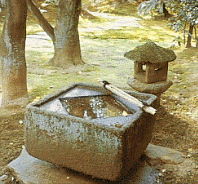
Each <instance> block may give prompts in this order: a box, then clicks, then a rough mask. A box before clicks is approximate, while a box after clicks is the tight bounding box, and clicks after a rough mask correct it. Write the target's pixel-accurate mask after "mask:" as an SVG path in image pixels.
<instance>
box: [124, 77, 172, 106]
mask: <svg viewBox="0 0 198 184" xmlns="http://www.w3.org/2000/svg"><path fill="white" fill-rule="evenodd" d="M127 84H128V85H129V86H131V87H132V88H133V89H135V90H137V91H139V92H142V93H150V94H154V95H156V96H157V103H156V104H157V107H159V106H160V97H161V94H162V93H163V92H165V91H166V90H167V89H168V88H169V87H170V86H172V84H173V82H172V81H171V80H168V79H167V80H166V81H161V82H155V83H151V84H147V83H143V82H140V81H138V80H137V79H135V78H133V77H130V78H129V79H128V81H127Z"/></svg>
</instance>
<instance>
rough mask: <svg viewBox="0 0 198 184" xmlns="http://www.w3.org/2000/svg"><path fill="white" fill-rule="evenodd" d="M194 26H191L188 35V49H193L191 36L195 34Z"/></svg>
mask: <svg viewBox="0 0 198 184" xmlns="http://www.w3.org/2000/svg"><path fill="white" fill-rule="evenodd" d="M193 27H194V26H193V25H191V24H190V27H189V33H190V34H188V38H187V45H186V48H190V47H191V36H192V34H193Z"/></svg>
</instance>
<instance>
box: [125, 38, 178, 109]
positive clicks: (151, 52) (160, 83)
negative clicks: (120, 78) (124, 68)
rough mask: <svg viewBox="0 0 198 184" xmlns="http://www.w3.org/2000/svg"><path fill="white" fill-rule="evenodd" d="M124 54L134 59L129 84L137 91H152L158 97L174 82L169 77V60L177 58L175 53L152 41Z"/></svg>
mask: <svg viewBox="0 0 198 184" xmlns="http://www.w3.org/2000/svg"><path fill="white" fill-rule="evenodd" d="M124 56H125V57H126V58H128V59H131V60H133V61H134V77H132V78H129V79H128V82H127V83H128V84H129V85H130V86H131V87H132V88H134V89H135V90H137V91H140V92H143V93H151V94H154V95H156V96H157V97H158V106H159V105H160V96H161V93H163V92H164V91H166V90H167V89H168V88H169V87H170V86H171V85H172V84H173V83H172V81H170V80H168V79H167V73H168V62H171V61H173V60H175V59H176V55H175V53H174V52H173V51H172V50H170V49H167V48H163V47H160V46H158V45H156V44H155V43H154V42H152V41H150V42H147V43H145V44H144V45H141V46H138V47H136V48H135V49H134V50H132V51H129V52H126V53H125V54H124Z"/></svg>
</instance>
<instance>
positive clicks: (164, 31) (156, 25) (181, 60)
mask: <svg viewBox="0 0 198 184" xmlns="http://www.w3.org/2000/svg"><path fill="white" fill-rule="evenodd" d="M97 15H99V14H97ZM100 15H101V14H100ZM102 15H103V16H107V14H102ZM103 18H104V19H106V18H105V17H103ZM107 18H108V21H111V22H112V23H110V24H108V23H107V22H108V21H103V23H100V22H99V23H98V22H94V23H93V27H95V29H91V30H90V25H92V22H89V21H88V20H81V23H80V30H81V32H80V36H81V37H80V41H81V48H82V56H83V59H84V61H85V62H86V63H87V64H86V65H85V66H78V67H76V68H75V67H73V68H70V69H60V68H56V67H52V66H47V65H46V64H45V63H46V61H47V60H48V59H50V58H51V57H52V56H53V47H52V46H53V44H52V42H51V41H50V40H49V39H48V37H47V36H45V34H43V33H37V36H33V35H28V36H27V47H26V59H27V67H28V90H29V94H30V98H31V100H34V99H39V98H41V97H42V96H44V95H46V94H48V93H51V92H53V91H55V90H57V89H59V88H61V87H62V86H65V85H68V84H71V83H73V82H86V83H96V81H97V78H105V79H106V80H108V81H110V82H112V83H113V84H114V85H116V86H117V87H120V88H123V89H130V88H129V86H128V85H127V84H126V82H127V76H131V75H133V61H130V60H127V59H126V58H124V57H123V55H124V53H125V52H127V51H129V50H131V49H132V48H134V47H135V46H137V45H140V44H142V43H144V41H145V40H147V39H152V40H153V39H154V41H156V42H158V44H159V45H161V46H164V47H169V46H171V44H172V40H173V38H174V36H176V34H175V33H172V32H171V31H170V30H169V29H168V28H166V27H165V25H166V22H163V21H152V22H150V21H147V20H141V19H136V20H135V22H134V23H135V24H134V27H133V26H131V25H130V26H127V23H128V21H129V17H126V20H125V17H120V16H119V17H117V18H116V16H113V18H109V17H107ZM116 20H117V24H119V25H117V26H116V24H115V22H116ZM120 22H125V23H126V24H124V25H122V27H119V26H120ZM130 24H131V23H130ZM138 24H140V25H141V26H139V27H137V25H138ZM105 26H106V29H105ZM108 26H110V27H109V28H108ZM33 27H34V26H33V25H32V28H31V29H33ZM37 27H38V26H37ZM99 28H100V29H99ZM113 28H115V29H113ZM36 29H37V31H41V29H38V28H36ZM138 32H139V33H138ZM148 33H149V34H148ZM134 35H135V36H134ZM127 38H128V39H127ZM141 41H143V42H141ZM164 41H165V43H164ZM175 52H176V55H177V60H176V61H174V62H172V63H170V64H169V79H170V80H172V81H173V82H174V85H173V86H172V87H171V88H170V89H169V90H168V91H166V92H165V93H164V94H163V95H162V97H161V107H160V108H159V109H158V114H157V119H156V125H155V128H154V132H153V139H152V141H151V143H153V144H156V145H160V146H165V147H169V148H172V149H176V150H178V151H181V152H183V153H185V154H186V155H187V156H188V157H189V159H192V160H193V162H194V165H191V166H188V169H187V170H186V169H185V168H187V166H185V165H183V166H181V167H182V168H183V170H182V169H178V168H177V166H175V168H170V170H167V174H168V175H169V181H171V182H170V183H197V181H198V167H197V165H198V139H197V138H198V108H197V107H198V82H197V78H198V73H197V68H198V59H197V58H198V52H197V49H196V48H191V49H185V48H184V47H181V48H175ZM19 111H20V110H19ZM22 121H23V113H20V112H16V111H15V110H12V109H10V110H9V112H8V111H1V114H0V136H1V139H0V145H1V146H0V176H1V175H2V173H3V172H4V171H3V169H4V167H5V166H6V165H7V164H8V163H9V162H10V161H12V160H13V159H15V158H16V157H18V155H19V154H20V152H21V148H22V145H24V137H23V124H22ZM196 164H197V165H196ZM196 168H197V169H196ZM167 183H168V180H167Z"/></svg>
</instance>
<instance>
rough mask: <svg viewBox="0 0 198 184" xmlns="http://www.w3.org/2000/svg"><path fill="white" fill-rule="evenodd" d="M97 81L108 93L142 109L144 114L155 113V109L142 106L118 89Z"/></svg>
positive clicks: (135, 99)
mask: <svg viewBox="0 0 198 184" xmlns="http://www.w3.org/2000/svg"><path fill="white" fill-rule="evenodd" d="M98 81H99V82H100V83H102V84H103V85H104V87H105V88H106V89H108V90H109V91H111V92H112V93H114V94H116V95H118V96H120V97H122V98H124V99H125V100H127V101H129V102H131V103H133V104H135V105H137V106H138V107H140V108H142V109H143V110H144V111H145V112H147V113H149V114H152V115H154V114H155V113H156V109H154V108H153V107H151V106H146V105H144V104H143V103H142V102H140V101H139V100H138V99H137V98H135V97H133V96H131V95H129V94H127V93H125V92H124V91H123V90H121V89H118V88H117V87H115V86H113V85H112V84H110V83H109V82H107V81H104V80H101V79H98Z"/></svg>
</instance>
